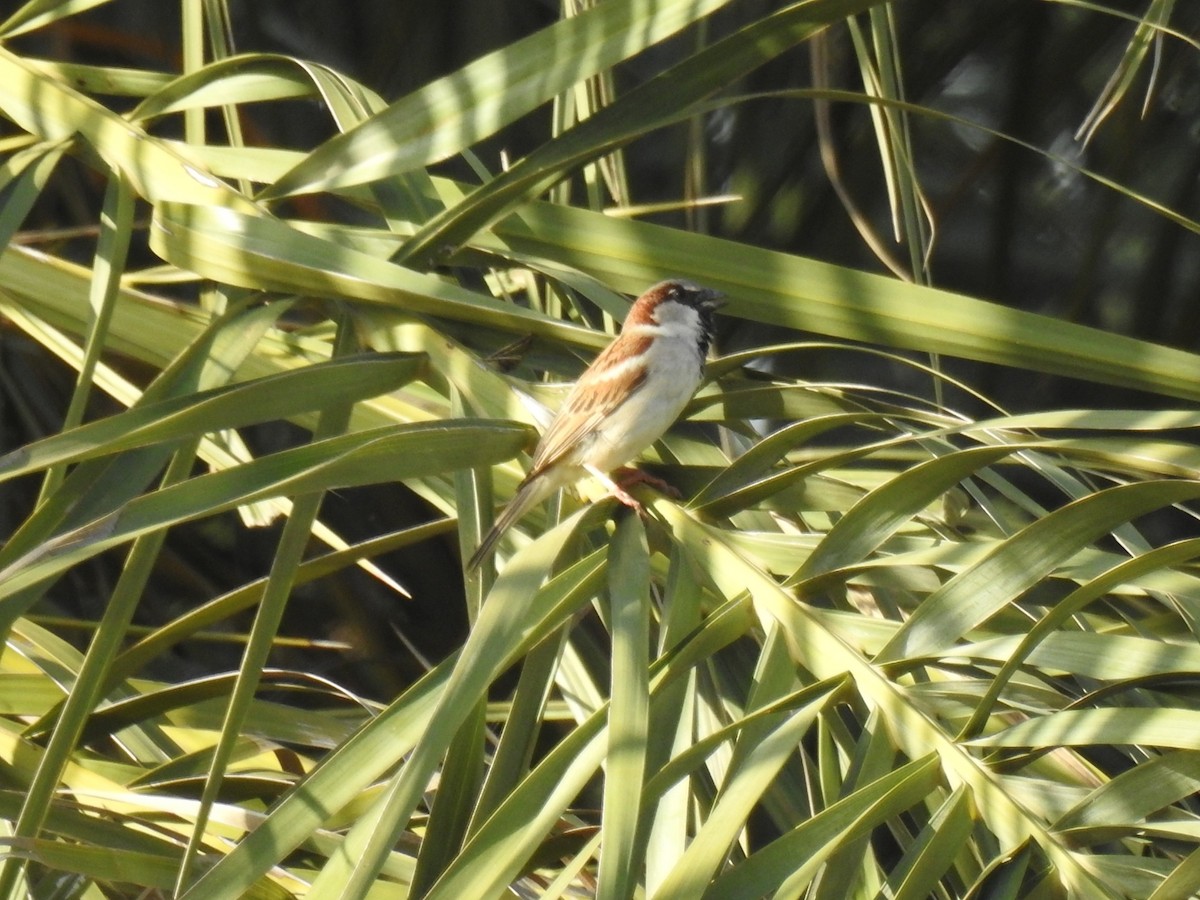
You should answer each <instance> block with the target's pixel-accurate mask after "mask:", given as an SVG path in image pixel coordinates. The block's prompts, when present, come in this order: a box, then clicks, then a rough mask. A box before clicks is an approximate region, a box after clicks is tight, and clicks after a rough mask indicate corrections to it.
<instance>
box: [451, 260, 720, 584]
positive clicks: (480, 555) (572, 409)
mask: <svg viewBox="0 0 1200 900" xmlns="http://www.w3.org/2000/svg"><path fill="white" fill-rule="evenodd" d="M721 296H722V295H721V294H719V293H718V292H716V291H710V290H707V289H705V288H701V287H697V286H696V285H694V284H692V283H691V282H688V281H681V280H678V279H673V280H671V281H663V282H661V283H659V284H656V285H654V287H652V288H650V289H649V290H648V291H646V293H644V294H642V296H640V297H638V299H637V300H636V301H635V302H634V304H633V306H632V307H631V308H630V310H629V314H628V315H626V317H625V324H624V325H623V326H621V334H620V336H619V337H617V339H616V340H615V341H613V342H612V343H611V344H609V345H608V347H607V348H606V349H605V350H604V352H603V353H601V354H600V355H599V356H598V357H596V360H595V362H593V363H592V364H591V365H590V366H589V367H588V369H587V371H585V372H584V373H583V375H581V376H580V378H579V381H577V382H576V383H575V386H574V387H573V388H572V389H571V393H570V394H568V395H567V399H566V400H565V401H564V403H563V405H562V409H560V410H559V412H558V415H557V416H555V418H554V421H553V422H551V423H550V427H549V428H548V429H547V430H546V433H545V434H544V435H542V439H541V441H539V442H538V445H537V449H536V450H535V451H534V453H533V465H532V466H531V468H530V470H529V474H528V475H526V476H525V480H524V481H522V482H521V484H520V485H519V486H518V487H517V492H516V494H515V495H514V496H513V498H512V501H511V502H510V503H509V504H508V506H507V507H506V508H505V510H504V512H503V513H501V514H500V517H499V518H498V519H497V520H496V523H495V524H494V525H493V526H492V529H491V531H489V532H488V533H487V535H486V536H485V537H484V539H483V541H482V542H481V543H480V544H479V549H478V550H476V551H475V553H474V555H473V556H472V557H471V559H470V562H468V563H467V568H468V569H469V570H470V569H474V568H476V567H477V566H478V565H479V564H480V563H481V562H482V561H483V559H484V557H486V556H487V555H488V554H489V553H490V552H491V551H492V548H493V547H495V545H496V541H498V540H499V539H500V535H502V534H503V533H504V532H505V530H506V529H508V527H509V526H511V525H512V524H513V523H514V522H516V521H517V520H518V519H520V518H521V517H522V516H523V515H525V513H526V512H528V511H529V510H530V509H531V508H533V507H534V506H536V505H537V504H538V503H540V502H542V501H543V500H544V499H546V498H547V497H548V496H550V495H551V494H552V493H554V492H555V491H557V490H559V489H561V488H564V487H566V486H568V485H570V484H574V483H575V482H576V481H578V480H579V479H581V478H583V477H584V475H586V474H591V475H593V476H595V477H596V478H597V479H598V480H599V481H601V482H602V483H603V484H604V485H605V486H606V487H608V489H609V490H610V491H611V492H612V493H613V494H614V495H615V496H616V498H617V499H618V500H620V501H621V502H622V503H624V504H625V505H627V506H632V507H634V508H635V509H640V508H641V505H640V504H639V503H638V502H637V500H635V499H634V498H633V497H631V496H630V495H629V494H628V493H627V492H626V491H625V490H624V489H623V488H622V487H620V486H619V485H617V484H615V483H614V482H613V481H612V480H611V479H610V478H609V477H608V474H607V473H609V472H611V471H612V470H613V469H615V468H617V467H618V466H621V465H623V464H624V463H626V462H628V461H629V460H631V459H633V458H634V457H635V456H637V455H638V454H639V453H641V452H642V451H643V450H644V449H645V448H646V447H649V446H650V445H651V444H653V443H654V442H655V441H656V440H658V439H659V438H660V437H662V435H663V434H664V433H665V432H666V430H667V429H668V428H669V427H671V424H672V423H673V422H674V421H675V418H676V417H677V416H678V415H679V413H680V412H682V410H683V407H684V406H685V405H687V402H688V400H690V399H691V397H692V394H694V393H695V392H696V388H698V387H699V386H700V381H701V379H702V378H703V376H704V358H705V356H707V355H708V345H709V343H710V342H711V341H712V332H713V312H714V311H715V310H716V309H717V308H718V307H719V306H721V305H722V304H721V303H720V302H719V301H720V298H721Z"/></svg>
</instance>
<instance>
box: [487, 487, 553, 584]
mask: <svg viewBox="0 0 1200 900" xmlns="http://www.w3.org/2000/svg"><path fill="white" fill-rule="evenodd" d="M546 481H547V479H546V478H545V477H544V476H542V477H538V478H534V479H533V480H532V481H525V482H522V483H521V486H520V487H518V488H517V492H516V493H515V494H514V495H513V498H512V500H511V501H509V504H508V506H506V507H505V508H504V511H503V512H502V513H500V517H499V518H498V519H496V522H495V524H493V525H492V527H491V529H490V530H489V531H488V533H487V534H485V535H484V536H483V540H482V541H480V542H479V549H478V550H476V551H475V552H474V553H473V554H471V558H470V560H468V561H467V571H468V572H473V571H474V570H475V569H477V568H479V564H480V563H482V562H483V561H484V560H485V559H486V558H487V557H488V555H489V554H490V553H491V552H492V551H493V550H494V549H495V548H496V542H497V541H498V540H500V537H501V535H503V534H504V532H506V531H508V529H509V528H510V527H511V526H512V525H513V524H515V523H516V522H517V521H518V520H519V519H520V518H521V517H522V516H524V515H525V513H527V512H529V510H531V509H532V508H533V507H535V506H537V504H539V503H541V502H542V501H543V500H544V499H546V497H548V496H549V495H550V494H551V493H552V492H553V491H554V485H552V484H547V483H546Z"/></svg>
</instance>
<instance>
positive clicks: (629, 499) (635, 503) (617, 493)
mask: <svg viewBox="0 0 1200 900" xmlns="http://www.w3.org/2000/svg"><path fill="white" fill-rule="evenodd" d="M584 468H585V469H587V470H588V472H590V473H591V474H592V477H593V478H595V479H596V480H597V481H599V482H600V483H601V484H602V485H604V486H605V487H606V488H608V491H609V493H610V494H612V495H613V496H614V497H616V498H617V499H618V500H620V501H621V502H622V503H624V504H625V505H626V506H628V507H629V508H630V509H632V510H635V511H636V512H637V514H638V515H641V514H642V513H643V512H644V511H645V510H644V509H643V508H642V504H641V502H640V501H639V500H638V499H637V498H636V497H634V496H633V495H632V494H630V493H629V491H627V490H625V488H623V487H621V485H619V484H617V482H615V481H613V480H612V479H611V478H609V477H608V475H607V473H605V472H601V471H600V470H599V469H597V468H596V467H595V466H589V465H587V464H585V465H584Z"/></svg>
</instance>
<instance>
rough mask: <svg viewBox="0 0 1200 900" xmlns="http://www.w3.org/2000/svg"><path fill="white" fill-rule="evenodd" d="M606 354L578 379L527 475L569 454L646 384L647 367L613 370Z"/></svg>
mask: <svg viewBox="0 0 1200 900" xmlns="http://www.w3.org/2000/svg"><path fill="white" fill-rule="evenodd" d="M606 353H607V351H606ZM604 356H605V354H601V357H600V358H599V359H597V360H596V362H595V363H594V364H593V365H592V367H591V368H589V369H588V370H587V371H586V372H584V373H583V375H582V376H581V377H580V379H579V381H577V382H576V383H575V387H574V388H572V390H571V393H570V394H569V395H568V396H567V399H566V401H565V402H564V403H563V406H562V409H561V410H560V411H559V413H558V415H557V416H556V417H555V419H554V421H553V422H551V423H550V428H549V429H548V430H547V431H546V433H545V434H544V435H542V439H541V441H540V442H539V443H538V446H537V449H536V450H535V451H534V454H533V465H532V467H531V468H530V470H529V475H528V476H527V478H534V477H536V476H537V475H539V474H541V473H542V472H544V471H545V470H546V469H547V468H549V467H550V466H552V465H554V463H556V462H558V460H560V459H561V458H562V457H564V456H566V455H567V454H568V453H569V452H570V451H571V450H572V449H574V448H575V447H576V446H577V445H578V444H579V442H580V441H581V440H582V439H583V438H584V437H585V436H586V435H587V434H588V432H590V431H594V430H595V429H596V428H597V427H598V426H599V425H600V423H601V422H603V421H604V420H605V419H606V418H608V416H609V415H611V414H612V412H613V410H615V409H616V408H617V407H618V406H620V405H621V404H622V403H624V402H626V401H627V400H628V399H629V398H630V397H631V396H633V395H634V394H635V393H636V392H637V391H638V390H640V389H641V387H642V386H643V385H644V384H645V382H646V371H645V369H644V368H640V367H638V368H634V367H630V368H629V369H628V370H625V371H613V370H611V369H607V368H604V367H602V366H601V363H602V362H603V359H604Z"/></svg>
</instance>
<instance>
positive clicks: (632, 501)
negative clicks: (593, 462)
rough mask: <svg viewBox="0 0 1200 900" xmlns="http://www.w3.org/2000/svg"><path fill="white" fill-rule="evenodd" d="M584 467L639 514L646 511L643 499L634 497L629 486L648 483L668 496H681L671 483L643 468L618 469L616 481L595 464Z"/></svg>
mask: <svg viewBox="0 0 1200 900" xmlns="http://www.w3.org/2000/svg"><path fill="white" fill-rule="evenodd" d="M584 468H585V469H587V470H588V472H590V473H591V474H592V476H593V477H594V478H595V479H596V480H597V481H599V482H600V483H601V484H602V485H604V486H605V487H606V488H608V490H609V493H611V494H612V495H613V496H614V497H616V498H617V499H618V500H619V501H621V502H622V503H624V504H625V505H626V506H628V507H629V508H630V509H633V510H636V511H637V513H638V515H641V514H642V513H644V512H645V509H644V508H643V507H642V503H641V501H640V500H638V499H637V498H636V497H634V496H633V495H632V494H631V493H629V491H628V490H627V488H631V487H633V486H634V485H635V484H648V485H650V486H651V487H652V488H654V489H655V490H657V491H659V492H660V493H663V494H666V495H667V496H668V497H674V498H676V499H678V498H679V496H680V493H679V491H677V490H675V488H673V487H671V485H669V484H667V483H666V482H665V481H663V480H662V479H661V478H655V477H654V476H653V475H648V474H647V473H645V472H643V471H642V470H641V469H632V468H620V469H617V471H616V475H617V478H616V480H615V481H614V480H613V479H612V478H610V477H609V476H608V475H607V474H605V473H604V472H601V471H600V470H599V469H597V468H596V467H595V466H588V465H585V466H584Z"/></svg>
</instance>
